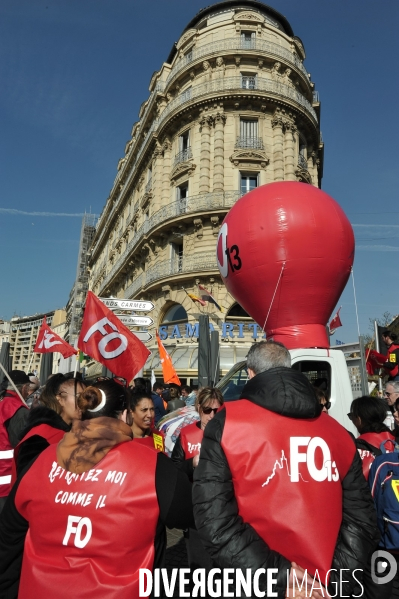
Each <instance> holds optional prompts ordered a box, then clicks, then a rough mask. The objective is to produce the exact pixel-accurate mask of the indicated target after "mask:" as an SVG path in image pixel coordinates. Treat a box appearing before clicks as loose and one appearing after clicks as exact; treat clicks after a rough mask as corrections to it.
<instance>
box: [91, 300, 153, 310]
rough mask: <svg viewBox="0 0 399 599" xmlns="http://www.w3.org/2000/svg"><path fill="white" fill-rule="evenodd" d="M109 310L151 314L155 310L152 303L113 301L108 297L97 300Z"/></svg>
mask: <svg viewBox="0 0 399 599" xmlns="http://www.w3.org/2000/svg"><path fill="white" fill-rule="evenodd" d="M98 299H99V300H100V301H101V302H102V303H103V304H105V305H106V306H107V308H109V309H110V310H137V312H151V310H153V309H154V308H155V306H154V304H153V303H152V302H146V301H137V300H125V299H114V298H109V297H99V298H98Z"/></svg>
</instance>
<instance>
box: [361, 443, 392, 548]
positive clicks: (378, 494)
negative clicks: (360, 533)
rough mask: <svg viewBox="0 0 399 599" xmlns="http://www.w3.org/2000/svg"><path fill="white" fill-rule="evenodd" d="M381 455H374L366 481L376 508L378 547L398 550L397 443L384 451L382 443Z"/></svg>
mask: <svg viewBox="0 0 399 599" xmlns="http://www.w3.org/2000/svg"><path fill="white" fill-rule="evenodd" d="M380 449H381V451H382V452H383V453H382V454H381V455H379V456H376V458H375V460H374V462H373V463H372V465H371V468H370V474H369V478H368V482H369V485H370V489H371V494H372V496H373V498H374V503H375V507H376V510H377V521H378V528H379V529H380V533H381V541H380V547H384V548H385V549H388V550H390V549H396V550H399V445H398V439H396V443H395V449H394V451H393V452H391V453H386V449H385V447H384V443H382V444H381V446H380Z"/></svg>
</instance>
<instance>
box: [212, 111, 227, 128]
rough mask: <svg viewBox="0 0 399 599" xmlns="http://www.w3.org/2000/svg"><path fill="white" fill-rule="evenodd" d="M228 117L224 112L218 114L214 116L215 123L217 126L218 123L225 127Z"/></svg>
mask: <svg viewBox="0 0 399 599" xmlns="http://www.w3.org/2000/svg"><path fill="white" fill-rule="evenodd" d="M226 119H227V117H226V115H225V114H224V113H223V112H217V113H216V114H215V115H213V121H214V123H215V125H216V123H222V125H224V124H225V123H226Z"/></svg>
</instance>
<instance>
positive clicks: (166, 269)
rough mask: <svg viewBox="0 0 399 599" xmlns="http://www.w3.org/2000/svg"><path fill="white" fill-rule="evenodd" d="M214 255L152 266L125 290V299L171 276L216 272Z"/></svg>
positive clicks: (198, 255)
mask: <svg viewBox="0 0 399 599" xmlns="http://www.w3.org/2000/svg"><path fill="white" fill-rule="evenodd" d="M216 269H217V265H216V253H215V252H199V253H197V254H194V255H192V256H187V257H185V256H184V257H183V258H180V257H178V258H174V259H170V260H164V261H162V262H158V263H156V264H153V265H152V266H150V267H149V268H148V270H146V271H145V272H143V273H141V274H140V275H139V276H138V277H137V278H136V279H135V280H134V281H133V283H132V284H131V285H129V287H127V288H126V289H125V293H124V295H125V297H126V298H130V297H132V296H133V295H135V294H136V293H137V292H138V291H139V290H140V289H142V288H143V287H146V286H148V285H150V284H151V283H153V282H154V281H158V280H160V279H164V278H166V277H170V276H172V275H179V274H186V273H190V272H204V271H209V270H216Z"/></svg>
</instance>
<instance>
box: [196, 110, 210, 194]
mask: <svg viewBox="0 0 399 599" xmlns="http://www.w3.org/2000/svg"><path fill="white" fill-rule="evenodd" d="M212 123H213V118H212V117H211V116H209V115H204V116H202V117H201V119H200V127H201V154H200V177H199V192H200V193H208V192H209V180H210V164H211V126H212Z"/></svg>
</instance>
